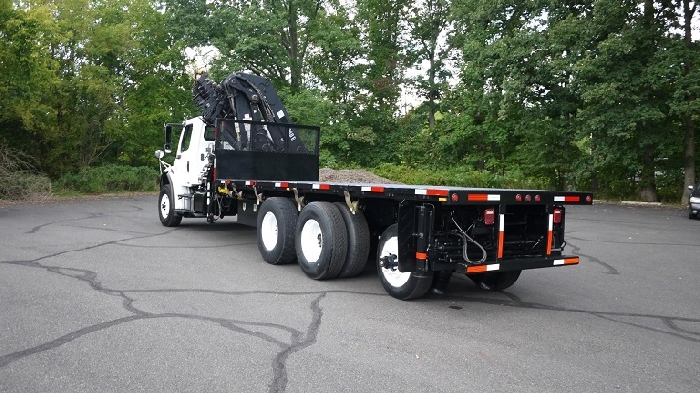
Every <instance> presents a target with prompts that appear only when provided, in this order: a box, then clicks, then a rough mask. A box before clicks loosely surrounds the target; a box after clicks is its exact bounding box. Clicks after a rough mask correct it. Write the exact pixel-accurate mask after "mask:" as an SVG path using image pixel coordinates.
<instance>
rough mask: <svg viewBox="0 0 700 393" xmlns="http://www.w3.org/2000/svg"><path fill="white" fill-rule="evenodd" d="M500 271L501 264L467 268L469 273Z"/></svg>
mask: <svg viewBox="0 0 700 393" xmlns="http://www.w3.org/2000/svg"><path fill="white" fill-rule="evenodd" d="M500 269H501V264H500V263H493V264H490V265H476V266H467V273H485V272H493V271H496V270H500Z"/></svg>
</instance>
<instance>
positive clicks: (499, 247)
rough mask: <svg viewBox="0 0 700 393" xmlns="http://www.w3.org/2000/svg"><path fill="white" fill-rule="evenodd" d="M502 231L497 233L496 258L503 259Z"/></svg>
mask: <svg viewBox="0 0 700 393" xmlns="http://www.w3.org/2000/svg"><path fill="white" fill-rule="evenodd" d="M504 237H505V236H504V233H503V231H499V232H498V258H499V259H500V258H503V241H504Z"/></svg>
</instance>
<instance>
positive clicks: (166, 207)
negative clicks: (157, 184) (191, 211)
mask: <svg viewBox="0 0 700 393" xmlns="http://www.w3.org/2000/svg"><path fill="white" fill-rule="evenodd" d="M158 212H159V213H160V214H158V216H159V217H160V222H161V224H163V225H164V226H166V227H176V226H178V225H180V222H182V216H180V215H178V214H177V213H175V201H174V200H173V192H172V187H171V186H170V184H164V185H163V187H161V189H160V195H159V196H158Z"/></svg>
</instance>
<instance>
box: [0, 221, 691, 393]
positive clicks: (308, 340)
mask: <svg viewBox="0 0 700 393" xmlns="http://www.w3.org/2000/svg"><path fill="white" fill-rule="evenodd" d="M100 216H102V214H92V215H90V217H86V218H82V219H73V220H64V221H57V222H53V223H48V224H42V225H39V226H36V227H34V228H32V229H31V230H30V231H28V232H26V233H36V232H37V231H39V230H41V229H42V228H43V227H45V226H48V225H51V224H56V223H58V222H73V221H76V220H83V219H90V218H96V217H100ZM93 229H94V228H93ZM98 229H100V228H98ZM178 229H180V228H174V229H170V230H167V231H165V232H162V233H157V234H148V235H144V236H135V237H131V238H127V239H120V240H113V241H106V242H101V243H99V244H94V245H91V246H86V247H83V248H79V249H75V250H64V251H59V252H56V253H53V254H50V255H45V256H42V257H39V258H36V259H34V260H31V261H0V265H3V264H4V265H16V266H24V267H31V268H39V269H45V270H46V271H48V272H51V273H55V274H60V275H63V276H65V277H70V278H73V279H77V280H80V281H82V282H85V283H87V284H88V285H89V286H90V288H92V289H93V290H95V291H97V292H100V293H103V294H107V295H110V296H116V297H118V298H121V299H122V306H123V308H124V309H125V310H126V311H128V312H130V313H131V314H133V315H129V316H126V317H122V318H118V319H114V320H111V321H106V322H101V323H97V324H94V325H91V326H87V327H84V328H81V329H78V330H75V331H72V332H70V333H67V334H65V335H63V336H61V337H58V338H56V339H54V340H51V341H48V342H45V343H42V344H40V345H37V346H34V347H31V348H27V349H24V350H21V351H17V352H13V353H10V354H7V355H3V356H0V368H3V367H6V366H8V365H9V364H11V363H14V362H16V361H19V360H21V359H24V358H26V357H28V356H32V355H35V354H38V353H41V352H44V351H48V350H52V349H55V348H57V347H60V346H62V345H64V344H68V343H70V342H72V341H74V340H76V339H78V338H81V337H84V336H86V335H89V334H92V333H96V332H99V331H102V330H105V329H110V328H112V327H115V326H119V325H122V324H126V323H131V322H135V321H140V320H147V319H161V318H178V319H189V320H197V321H202V322H208V323H213V324H217V325H219V326H221V327H223V328H225V329H227V330H230V331H233V332H236V333H239V334H245V335H249V336H252V337H255V338H258V339H261V340H263V341H265V342H268V343H271V344H274V345H276V346H277V347H279V351H278V352H277V353H276V354H275V356H274V358H273V359H272V374H273V376H272V380H271V382H270V384H269V385H268V392H285V391H286V388H287V384H288V382H289V380H288V373H287V367H286V362H287V360H288V358H289V356H290V355H292V354H294V353H296V352H299V351H302V350H304V349H306V348H308V347H310V346H312V345H314V344H315V343H316V342H317V338H318V333H319V330H320V328H321V322H322V317H323V309H322V307H321V305H320V303H321V300H323V299H324V298H325V297H326V296H327V295H329V294H343V293H345V294H359V295H367V296H388V295H387V294H386V293H374V292H359V291H347V290H338V291H298V292H297V291H284V292H279V291H223V290H210V289H175V288H172V289H158V290H148V289H128V290H117V289H110V288H105V287H104V286H103V284H102V283H101V281H99V280H98V273H96V272H94V271H90V270H85V269H76V268H66V267H60V266H49V265H45V264H42V263H40V261H44V260H46V259H49V258H53V257H56V256H59V255H63V254H66V253H70V252H82V251H87V250H91V249H95V248H98V247H102V246H105V245H119V246H127V247H148V246H137V245H129V244H124V242H126V241H131V240H139V239H145V238H151V237H157V236H162V235H166V234H168V233H170V232H173V231H176V230H178ZM242 244H255V243H239V244H236V245H242ZM570 245H571V247H572V249H573V252H574V253H576V254H577V255H580V256H581V257H582V258H586V259H587V260H588V261H590V262H594V263H596V264H599V265H600V266H602V267H604V268H605V269H606V270H607V272H606V273H608V274H619V272H618V271H617V269H615V268H614V267H612V266H611V265H609V264H607V263H605V262H603V261H601V260H599V259H597V258H595V257H592V256H590V255H585V254H581V253H580V248H579V247H577V246H575V245H572V244H570ZM138 293H207V294H221V295H233V296H243V295H251V294H276V295H291V296H308V295H316V297H315V299H314V300H312V301H311V303H310V304H309V309H310V311H311V321H310V323H309V324H308V326H307V328H306V331H305V332H302V331H299V330H297V329H294V328H292V327H289V326H286V325H282V324H276V323H267V322H255V321H243V320H235V319H228V318H214V317H206V316H202V315H195V314H188V313H172V312H170V313H151V312H147V311H144V310H140V309H139V308H137V307H135V306H134V303H135V302H136V299H135V298H133V297H132V296H133V294H138ZM501 294H502V295H505V296H506V297H507V298H508V299H509V300H508V301H504V300H503V299H497V298H486V297H467V296H460V295H454V294H448V295H446V296H443V297H440V298H439V299H440V300H441V301H444V300H447V299H453V300H460V301H464V302H467V303H481V304H488V305H493V306H503V307H515V308H525V309H540V310H549V311H555V312H566V313H581V314H589V315H593V316H596V317H598V318H602V319H605V320H608V321H611V322H615V323H621V324H626V325H630V326H634V327H637V328H640V329H644V330H648V331H652V332H656V333H661V334H668V335H671V336H674V337H676V338H679V339H682V340H686V341H690V342H700V333H698V332H694V331H691V330H688V329H684V328H681V327H679V326H678V322H690V323H700V319H698V318H686V317H673V316H663V315H654V314H639V313H624V312H606V311H592V310H584V309H574V308H566V307H555V306H550V305H546V304H541V303H534V302H526V301H523V300H522V299H520V298H519V297H518V296H517V295H515V294H511V293H508V292H501ZM620 317H627V318H650V319H656V320H659V321H661V322H662V323H663V324H664V325H665V326H667V327H668V328H669V330H670V331H667V330H663V329H658V328H654V327H650V326H646V325H643V324H641V323H635V322H630V321H623V320H619V319H616V318H620ZM255 327H266V328H272V329H278V330H281V331H284V332H287V333H288V334H289V335H290V340H289V342H285V341H281V340H279V339H276V338H275V337H273V336H271V335H269V334H266V333H262V332H258V331H255V330H254V328H255Z"/></svg>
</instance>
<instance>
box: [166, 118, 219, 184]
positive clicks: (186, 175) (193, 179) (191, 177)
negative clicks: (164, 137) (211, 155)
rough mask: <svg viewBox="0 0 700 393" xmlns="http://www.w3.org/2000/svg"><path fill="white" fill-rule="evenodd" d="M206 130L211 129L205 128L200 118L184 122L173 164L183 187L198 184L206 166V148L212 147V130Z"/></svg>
mask: <svg viewBox="0 0 700 393" xmlns="http://www.w3.org/2000/svg"><path fill="white" fill-rule="evenodd" d="M208 128H211V127H207V126H206V124H205V123H204V122H203V121H202V120H201V119H200V118H196V119H191V120H188V121H186V122H185V125H184V127H183V129H182V132H181V134H180V141H179V143H178V146H177V155H176V156H175V158H176V159H175V162H174V167H175V173H176V176H177V177H178V178H179V179H180V180H181V182H182V183H181V184H182V185H183V186H186V187H192V186H196V185H198V184H200V181H199V177H200V175H201V174H202V170H203V169H204V165H205V164H206V157H207V154H206V153H207V147H209V148H211V149H213V147H214V146H213V140H214V138H213V129H212V130H208ZM208 139H210V140H208Z"/></svg>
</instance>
